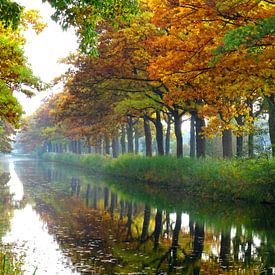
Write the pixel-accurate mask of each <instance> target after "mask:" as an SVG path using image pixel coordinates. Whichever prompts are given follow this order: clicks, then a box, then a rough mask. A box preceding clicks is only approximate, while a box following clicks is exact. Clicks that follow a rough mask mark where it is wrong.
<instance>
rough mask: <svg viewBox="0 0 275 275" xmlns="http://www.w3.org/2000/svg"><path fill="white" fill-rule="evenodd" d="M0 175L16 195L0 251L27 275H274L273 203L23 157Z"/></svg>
mask: <svg viewBox="0 0 275 275" xmlns="http://www.w3.org/2000/svg"><path fill="white" fill-rule="evenodd" d="M0 170H1V171H5V172H9V173H10V180H9V182H8V185H9V189H10V192H12V193H13V194H14V195H13V198H12V201H8V202H3V201H2V204H3V203H4V207H3V206H2V207H0V241H1V242H0V246H9V247H11V249H12V250H13V251H14V252H15V253H16V254H17V255H18V257H22V258H23V259H24V263H25V264H24V269H25V270H26V272H25V273H24V274H33V272H34V270H36V269H37V271H36V274H37V275H40V274H50V275H54V274H64V275H70V274H274V272H275V207H274V205H273V206H271V205H255V204H251V205H248V204H244V203H238V204H236V203H235V204H232V203H231V204H229V203H227V204H226V203H223V202H215V203H214V202H209V201H208V202H207V201H204V200H203V199H195V198H188V197H187V196H186V195H185V194H179V193H177V192H174V193H171V192H168V190H155V189H153V188H152V187H151V186H140V187H139V188H136V189H133V188H132V186H131V182H128V183H127V182H122V181H117V180H114V179H113V180H112V179H101V178H97V177H92V176H89V175H88V174H87V173H85V172H83V171H81V170H77V169H74V168H72V167H68V166H61V165H57V164H53V163H45V162H36V161H33V160H27V159H25V160H24V159H12V158H5V159H0ZM0 176H1V177H2V178H3V179H4V175H3V174H2V175H0ZM0 203H1V201H0ZM272 272H273V273H272Z"/></svg>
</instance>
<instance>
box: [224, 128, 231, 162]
mask: <svg viewBox="0 0 275 275" xmlns="http://www.w3.org/2000/svg"><path fill="white" fill-rule="evenodd" d="M222 152H223V158H232V156H233V151H232V131H231V130H230V129H226V130H223V132H222Z"/></svg>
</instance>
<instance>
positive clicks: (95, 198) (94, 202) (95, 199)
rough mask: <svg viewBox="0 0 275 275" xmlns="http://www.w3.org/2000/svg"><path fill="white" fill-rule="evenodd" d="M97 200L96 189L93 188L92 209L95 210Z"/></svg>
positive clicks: (95, 187)
mask: <svg viewBox="0 0 275 275" xmlns="http://www.w3.org/2000/svg"><path fill="white" fill-rule="evenodd" d="M97 199H98V187H97V186H94V189H93V208H94V209H97Z"/></svg>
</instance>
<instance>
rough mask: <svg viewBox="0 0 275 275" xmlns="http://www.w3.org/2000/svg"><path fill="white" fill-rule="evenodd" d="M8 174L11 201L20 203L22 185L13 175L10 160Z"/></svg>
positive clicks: (22, 190) (22, 191)
mask: <svg viewBox="0 0 275 275" xmlns="http://www.w3.org/2000/svg"><path fill="white" fill-rule="evenodd" d="M9 173H10V177H11V179H10V180H9V182H8V186H9V188H10V192H11V194H13V200H14V201H21V200H22V199H23V196H24V189H23V184H22V182H21V181H20V179H19V178H18V176H17V175H16V173H15V170H14V162H13V161H12V160H10V162H9Z"/></svg>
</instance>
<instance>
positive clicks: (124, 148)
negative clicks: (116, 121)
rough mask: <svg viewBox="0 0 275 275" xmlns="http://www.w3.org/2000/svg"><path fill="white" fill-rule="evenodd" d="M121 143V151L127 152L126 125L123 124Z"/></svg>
mask: <svg viewBox="0 0 275 275" xmlns="http://www.w3.org/2000/svg"><path fill="white" fill-rule="evenodd" d="M120 144H121V153H122V154H125V153H126V136H125V127H124V125H122V126H121V138H120Z"/></svg>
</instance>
